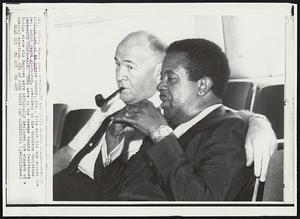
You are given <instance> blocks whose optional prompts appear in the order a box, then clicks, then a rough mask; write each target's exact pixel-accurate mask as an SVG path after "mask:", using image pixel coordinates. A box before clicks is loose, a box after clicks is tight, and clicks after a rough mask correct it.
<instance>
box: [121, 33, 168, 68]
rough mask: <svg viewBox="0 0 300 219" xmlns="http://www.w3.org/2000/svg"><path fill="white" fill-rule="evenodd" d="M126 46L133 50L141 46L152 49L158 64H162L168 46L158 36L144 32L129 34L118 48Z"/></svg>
mask: <svg viewBox="0 0 300 219" xmlns="http://www.w3.org/2000/svg"><path fill="white" fill-rule="evenodd" d="M124 45H125V46H128V47H131V48H132V47H135V46H139V47H144V48H148V49H150V50H151V51H152V52H153V53H154V57H155V58H156V60H157V62H158V63H160V62H162V60H163V58H164V56H165V50H166V48H167V46H166V45H165V44H164V43H163V42H162V41H161V40H160V39H159V38H158V37H157V36H155V35H153V34H151V33H149V32H147V31H143V30H142V31H136V32H132V33H130V34H128V35H127V36H126V37H125V38H124V39H123V40H122V41H121V42H120V43H119V45H118V48H119V47H121V46H124ZM118 48H117V49H118Z"/></svg>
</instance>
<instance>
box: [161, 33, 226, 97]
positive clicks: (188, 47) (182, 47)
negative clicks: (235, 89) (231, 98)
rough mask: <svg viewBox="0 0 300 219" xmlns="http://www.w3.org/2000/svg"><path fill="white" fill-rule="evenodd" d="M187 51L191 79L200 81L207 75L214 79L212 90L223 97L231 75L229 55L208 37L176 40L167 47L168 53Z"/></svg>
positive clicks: (187, 65)
mask: <svg viewBox="0 0 300 219" xmlns="http://www.w3.org/2000/svg"><path fill="white" fill-rule="evenodd" d="M172 52H179V53H181V52H182V53H185V54H186V56H187V58H188V60H189V61H188V63H187V64H186V66H185V68H186V69H187V70H188V73H189V79H190V80H191V81H198V80H199V79H200V78H202V77H204V76H207V77H210V78H211V79H212V81H213V86H212V92H213V93H214V94H215V95H216V96H218V97H220V98H222V97H223V93H224V90H225V87H226V84H227V82H228V80H229V77H230V68H229V64H228V60H227V57H226V55H225V53H224V52H222V49H221V48H220V47H219V46H218V45H216V44H215V43H213V42H211V41H209V40H206V39H185V40H179V41H175V42H173V43H171V44H170V46H169V47H168V48H167V49H166V53H167V54H169V53H172Z"/></svg>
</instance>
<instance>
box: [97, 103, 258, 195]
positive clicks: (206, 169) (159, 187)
mask: <svg viewBox="0 0 300 219" xmlns="http://www.w3.org/2000/svg"><path fill="white" fill-rule="evenodd" d="M247 127H248V124H247V123H246V122H245V121H243V120H242V119H241V118H240V117H239V116H238V115H237V114H236V113H234V112H231V111H226V110H225V109H224V107H223V106H221V107H219V108H217V109H216V110H214V111H212V112H211V113H210V114H208V115H207V116H206V117H205V118H204V119H202V120H201V121H199V122H198V123H197V124H195V125H194V126H193V127H191V128H190V129H189V130H188V131H187V132H185V133H184V134H183V135H182V136H181V137H180V138H179V139H177V138H176V137H175V136H174V135H169V136H167V137H166V138H164V139H163V140H162V141H160V142H158V143H157V144H152V142H151V141H150V140H149V138H145V139H144V142H143V145H142V146H141V148H140V150H139V152H138V153H136V154H135V155H133V156H132V157H131V158H130V159H129V161H127V162H124V161H122V159H120V158H118V159H116V160H115V161H114V162H113V163H111V164H110V165H109V166H107V167H105V168H103V166H102V167H99V168H98V170H97V172H98V174H97V176H96V175H95V177H96V182H97V184H98V188H99V194H98V195H99V196H100V197H101V199H102V200H149V201H150V200H170V201H172V200H195V201H227V200H228V201H229V200H251V196H252V193H253V188H254V182H255V177H254V175H253V167H252V168H247V167H246V155H245V149H244V141H245V137H246V132H247Z"/></svg>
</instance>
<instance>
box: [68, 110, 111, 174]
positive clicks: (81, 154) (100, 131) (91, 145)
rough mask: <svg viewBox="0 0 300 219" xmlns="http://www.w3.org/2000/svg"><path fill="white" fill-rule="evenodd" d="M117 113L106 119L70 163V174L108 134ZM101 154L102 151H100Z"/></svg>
mask: <svg viewBox="0 0 300 219" xmlns="http://www.w3.org/2000/svg"><path fill="white" fill-rule="evenodd" d="M116 113H117V112H115V113H113V114H112V115H110V116H108V117H106V118H105V119H104V120H103V122H102V124H101V125H100V127H99V128H98V130H97V131H96V132H95V134H94V135H93V136H92V137H91V139H90V140H89V141H88V143H87V144H86V145H85V146H84V147H83V148H82V149H81V150H80V151H79V152H78V153H77V154H76V155H75V156H74V157H73V159H72V161H71V162H70V164H69V166H68V167H67V168H66V171H67V172H68V173H70V174H71V173H73V172H74V171H75V170H76V169H77V167H78V164H79V163H80V161H81V159H82V158H83V157H84V156H85V155H86V154H88V153H89V152H91V151H92V150H93V149H94V148H95V147H96V146H97V145H98V144H99V141H100V140H101V138H102V136H103V134H104V133H105V132H106V129H107V127H108V126H109V124H110V122H111V117H112V116H113V115H115V114H116ZM100 152H101V151H100Z"/></svg>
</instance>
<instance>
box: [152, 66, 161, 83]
mask: <svg viewBox="0 0 300 219" xmlns="http://www.w3.org/2000/svg"><path fill="white" fill-rule="evenodd" d="M161 66H162V63H161V62H160V63H157V64H156V65H155V68H154V77H155V81H156V83H157V84H159V83H160V72H161Z"/></svg>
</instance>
